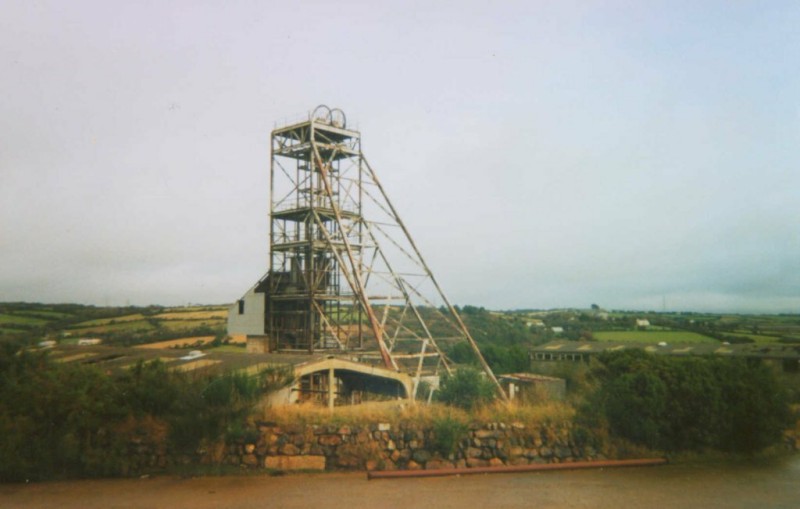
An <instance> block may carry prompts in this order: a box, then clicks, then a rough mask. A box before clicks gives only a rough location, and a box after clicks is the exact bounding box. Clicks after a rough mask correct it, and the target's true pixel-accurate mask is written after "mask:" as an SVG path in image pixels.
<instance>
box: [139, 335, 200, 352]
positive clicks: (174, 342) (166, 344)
mask: <svg viewBox="0 0 800 509" xmlns="http://www.w3.org/2000/svg"><path fill="white" fill-rule="evenodd" d="M212 341H214V336H192V337H188V338H178V339H169V340H167V341H159V342H157V343H145V344H143V345H138V346H137V347H136V348H155V349H159V348H182V347H193V346H196V345H205V344H208V343H211V342H212Z"/></svg>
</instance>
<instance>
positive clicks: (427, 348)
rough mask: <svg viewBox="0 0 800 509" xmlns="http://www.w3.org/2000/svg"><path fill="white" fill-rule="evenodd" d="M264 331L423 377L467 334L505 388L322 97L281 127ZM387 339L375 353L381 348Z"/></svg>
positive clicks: (354, 134) (276, 140)
mask: <svg viewBox="0 0 800 509" xmlns="http://www.w3.org/2000/svg"><path fill="white" fill-rule="evenodd" d="M271 152H272V156H271V164H270V231H269V239H270V240H269V244H270V263H269V272H268V273H267V275H266V276H265V278H264V279H263V280H262V281H261V282H260V283H259V286H258V291H261V292H264V293H265V294H266V315H265V320H266V323H265V330H266V333H267V336H268V338H269V341H270V342H271V345H270V348H271V349H273V350H277V351H308V352H310V353H314V352H319V351H331V350H334V351H335V350H338V351H347V352H349V353H353V354H357V355H358V356H359V357H360V358H361V359H362V360H364V359H369V358H370V356H371V355H373V356H375V359H376V360H377V361H379V362H381V363H382V364H383V365H384V366H386V367H387V368H391V369H393V370H402V371H407V372H409V374H412V375H413V376H414V377H415V384H414V392H415V393H416V389H417V387H418V386H419V381H420V379H421V377H422V376H424V375H430V374H434V373H436V372H438V371H439V370H440V369H444V370H445V371H447V372H450V364H449V363H448V360H447V357H446V356H445V355H444V352H443V350H442V348H443V347H444V346H445V345H446V343H448V342H454V341H466V342H467V343H469V345H470V346H471V347H472V349H473V351H474V352H475V354H476V356H477V358H478V360H479V362H480V363H481V365H482V366H483V369H484V371H486V373H487V376H488V377H489V378H490V379H491V380H492V381H493V382H494V383H495V385H496V387H497V388H498V391H499V393H500V394H501V395H502V396H503V397H504V398H505V394H504V392H503V390H502V388H501V387H500V384H499V383H497V380H496V378H495V377H494V374H493V373H492V371H491V369H490V368H489V366H488V364H486V361H485V360H484V358H483V356H482V355H481V353H480V351H479V350H478V347H477V345H476V343H475V341H474V340H473V338H472V336H471V335H470V333H469V331H468V330H467V328H466V326H465V325H464V323H463V321H462V320H461V317H460V316H459V315H458V313H457V311H456V310H455V308H454V307H453V306H452V305H451V304H450V302H449V301H448V300H447V298H446V297H445V295H444V293H443V292H442V290H441V287H440V286H439V284H438V282H437V281H436V279H435V278H434V276H433V273H432V272H431V271H430V269H429V268H428V266H427V264H426V263H425V261H424V260H423V258H422V256H421V254H420V252H419V250H418V249H417V246H416V244H415V243H414V241H413V239H412V238H411V236H410V234H409V232H408V230H407V229H406V227H405V225H404V224H403V222H402V221H401V219H400V217H399V215H398V214H397V211H396V209H395V208H394V206H393V205H392V203H391V201H390V200H389V198H388V196H387V195H386V193H385V191H384V188H383V186H382V185H381V183H380V182H379V181H378V178H377V175H376V173H375V171H374V170H373V169H372V167H371V166H370V164H369V163H368V162H367V160H366V158H365V157H364V154H363V152H362V151H361V134H360V133H359V132H358V131H356V130H352V129H349V128H348V127H347V121H346V117H345V114H344V113H343V112H342V111H341V110H339V109H331V108H328V107H327V106H319V107H317V108H316V109H315V110H314V111H313V112H312V113H310V114H309V115H308V117H307V118H304V119H302V120H300V121H297V122H293V123H290V124H288V125H285V126H282V127H278V128H276V129H275V130H274V131H273V132H272V135H271ZM376 347H377V352H376Z"/></svg>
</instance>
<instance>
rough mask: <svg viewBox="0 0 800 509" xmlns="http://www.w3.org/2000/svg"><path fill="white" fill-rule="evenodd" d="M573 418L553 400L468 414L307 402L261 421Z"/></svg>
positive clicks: (436, 407) (434, 407)
mask: <svg viewBox="0 0 800 509" xmlns="http://www.w3.org/2000/svg"><path fill="white" fill-rule="evenodd" d="M574 416H575V409H574V408H573V407H572V406H571V405H569V404H567V403H563V402H557V401H548V402H542V403H540V404H535V405H532V404H526V405H516V404H510V405H509V404H506V403H501V402H495V403H493V404H489V405H485V406H483V407H480V408H477V409H474V410H472V411H471V412H467V411H465V410H462V409H459V408H455V407H452V406H448V405H445V404H442V403H433V404H431V405H425V404H417V405H410V404H407V403H406V404H401V403H399V402H395V401H392V402H376V403H365V404H363V405H357V406H349V407H337V408H336V409H335V410H334V411H333V412H331V411H330V410H328V409H327V408H325V407H323V406H321V405H315V404H311V403H308V404H301V405H294V406H283V407H275V408H267V409H265V410H264V412H263V415H262V418H263V419H264V420H265V421H269V422H275V423H276V424H278V425H280V426H285V425H300V426H305V425H314V424H316V425H327V424H330V425H345V424H351V425H365V424H374V423H389V424H395V425H397V424H401V423H405V422H414V423H417V424H421V425H433V424H435V423H436V422H439V421H442V420H454V421H458V422H461V423H473V422H474V423H487V422H506V423H511V422H520V423H523V424H538V423H553V422H565V421H570V420H572V418H573V417H574Z"/></svg>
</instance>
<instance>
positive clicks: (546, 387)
mask: <svg viewBox="0 0 800 509" xmlns="http://www.w3.org/2000/svg"><path fill="white" fill-rule="evenodd" d="M500 383H501V384H503V387H504V388H505V389H506V392H507V393H508V397H509V399H510V400H511V401H516V400H519V401H524V402H529V403H537V402H539V401H541V400H543V399H550V400H556V401H562V400H563V399H564V398H565V397H566V395H567V381H566V380H564V379H563V378H555V377H552V376H545V375H537V374H534V373H514V374H511V375H501V376H500Z"/></svg>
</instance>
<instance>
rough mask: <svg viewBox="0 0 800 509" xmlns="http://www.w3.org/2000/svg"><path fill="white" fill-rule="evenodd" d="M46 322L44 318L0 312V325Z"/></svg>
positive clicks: (31, 324)
mask: <svg viewBox="0 0 800 509" xmlns="http://www.w3.org/2000/svg"><path fill="white" fill-rule="evenodd" d="M45 323H47V320H46V319H44V318H34V317H32V316H20V315H17V314H13V315H12V314H7V313H3V314H0V325H30V326H34V327H36V326H39V325H43V324H45Z"/></svg>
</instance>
